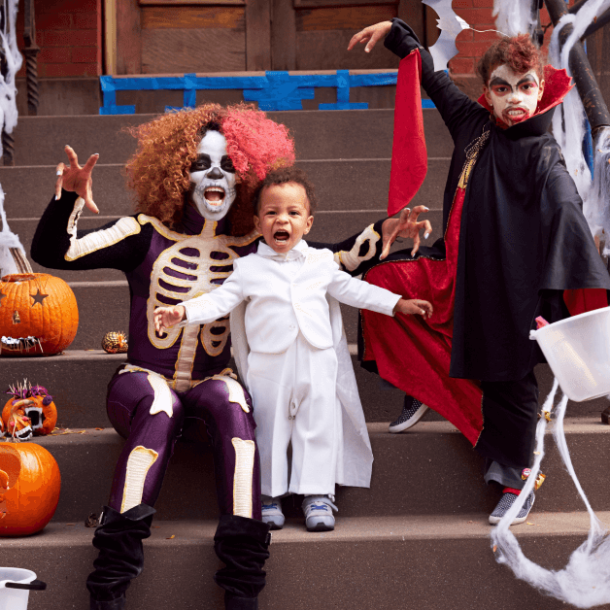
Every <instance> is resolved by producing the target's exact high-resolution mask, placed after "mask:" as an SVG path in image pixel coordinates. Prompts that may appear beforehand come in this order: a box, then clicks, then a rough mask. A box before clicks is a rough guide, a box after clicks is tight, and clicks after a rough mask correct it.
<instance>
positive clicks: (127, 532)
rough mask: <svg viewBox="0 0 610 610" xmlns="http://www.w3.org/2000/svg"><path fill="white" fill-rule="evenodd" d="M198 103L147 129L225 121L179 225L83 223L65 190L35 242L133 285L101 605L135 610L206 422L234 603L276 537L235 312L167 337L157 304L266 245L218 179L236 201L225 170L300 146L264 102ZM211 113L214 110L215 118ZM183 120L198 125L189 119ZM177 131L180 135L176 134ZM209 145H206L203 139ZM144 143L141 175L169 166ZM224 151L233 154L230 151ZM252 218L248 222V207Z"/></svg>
mask: <svg viewBox="0 0 610 610" xmlns="http://www.w3.org/2000/svg"><path fill="white" fill-rule="evenodd" d="M206 108H208V109H209V108H211V110H206ZM189 112H191V113H193V114H191V115H187V114H179V115H178V116H176V117H173V116H170V115H165V116H164V117H160V118H159V119H156V120H155V121H153V122H151V123H149V124H146V125H144V126H143V128H144V135H145V136H147V135H150V133H151V129H152V128H153V127H154V126H155V124H157V125H161V126H162V127H163V128H164V126H165V125H167V124H168V123H165V122H164V121H168V122H170V121H175V120H182V118H183V117H188V116H196V117H201V116H209V115H210V114H211V115H214V113H217V114H216V116H220V120H221V121H222V125H219V124H218V123H214V125H215V126H214V127H212V126H208V131H207V132H206V134H205V136H204V137H203V138H202V140H201V141H200V144H199V146H198V148H197V155H198V156H197V160H196V162H195V163H194V164H193V166H192V167H191V168H190V180H191V184H194V187H193V190H192V193H191V196H189V195H188V194H187V192H186V188H185V189H184V192H183V193H182V194H181V198H180V200H179V201H180V202H181V203H180V204H176V205H180V206H182V207H183V209H182V215H181V218H180V220H179V222H178V224H175V225H174V226H173V228H172V229H169V228H168V226H167V225H166V224H164V223H162V222H161V221H160V220H159V219H158V218H156V217H154V216H151V215H146V214H143V213H141V214H137V215H134V216H127V217H123V218H120V219H119V220H116V221H112V222H110V223H108V224H106V225H104V226H102V227H100V228H98V229H94V230H90V231H81V230H78V227H77V224H78V219H79V216H80V214H81V212H82V209H83V205H84V203H83V200H82V199H80V198H77V196H76V194H75V193H72V192H67V191H63V192H62V194H61V197H60V198H59V199H58V200H55V199H53V200H52V201H51V203H50V204H49V206H48V208H47V209H46V211H45V213H44V215H43V216H42V218H41V220H40V223H39V225H38V228H37V230H36V234H35V236H34V240H33V243H32V251H31V255H32V258H33V260H35V261H36V262H38V263H39V264H41V265H44V266H45V267H49V268H54V269H71V270H87V269H98V268H112V269H118V270H120V271H122V272H123V273H124V274H125V276H126V278H127V281H128V284H129V291H130V297H131V305H130V322H129V339H130V340H129V351H128V354H127V364H126V365H125V366H123V367H121V368H120V369H119V370H118V371H117V373H116V374H115V375H114V377H113V378H112V380H111V381H110V384H109V388H108V396H107V411H108V416H109V418H110V421H111V422H112V424H113V426H114V427H115V429H116V430H117V431H118V432H119V434H121V435H122V436H123V437H124V438H125V439H126V442H125V446H124V448H123V451H122V453H121V455H120V458H119V460H118V462H117V465H116V469H115V474H114V479H113V484H112V489H111V492H110V500H109V505H108V506H107V507H105V508H104V514H103V518H102V520H101V525H100V527H99V528H97V530H96V533H95V537H94V540H93V544H94V546H95V547H96V548H97V549H98V550H99V551H100V553H99V556H98V558H97V559H96V561H95V562H94V567H95V571H94V572H93V573H92V574H91V575H90V576H89V578H88V580H87V587H88V589H89V591H90V593H91V609H92V610H121V609H122V608H124V607H125V592H126V590H127V588H128V587H129V584H130V581H131V579H132V578H134V577H136V576H137V575H138V574H139V573H140V572H141V570H142V567H143V547H142V540H143V539H145V538H147V537H148V536H150V527H151V522H152V517H153V514H154V512H155V510H154V508H152V507H153V505H154V503H155V501H156V499H157V496H158V494H159V491H160V488H161V483H162V480H163V477H164V474H165V471H166V469H167V465H168V462H169V459H170V457H171V454H172V451H173V447H174V444H175V442H176V440H177V439H178V438H180V436H181V435H184V436H185V437H189V438H193V439H200V438H201V434H202V428H205V430H207V435H208V436H209V439H210V442H211V445H212V450H213V453H214V464H215V474H216V489H217V498H218V504H219V508H220V515H221V516H220V523H219V526H218V529H217V531H216V535H215V538H214V541H215V550H216V553H217V555H218V556H219V558H220V559H221V560H222V561H223V562H224V563H225V564H226V567H224V568H222V569H220V570H219V571H218V572H217V574H216V576H215V580H216V582H217V583H218V584H219V585H220V586H221V587H222V588H224V589H225V604H226V607H227V609H228V610H253V609H255V608H257V607H258V605H257V596H258V593H259V592H260V591H261V590H262V588H263V587H264V583H265V572H264V570H263V566H264V563H265V560H266V559H267V557H268V556H269V554H268V551H267V547H268V543H269V539H268V526H267V525H266V524H264V523H262V522H261V521H260V518H261V501H260V470H259V458H258V452H257V449H256V444H255V432H254V430H255V423H254V419H253V416H252V403H251V401H250V397H249V395H248V393H247V392H246V391H245V390H244V389H243V387H242V386H241V385H240V384H239V383H238V382H237V381H236V380H235V378H234V377H233V376H231V374H230V372H229V371H230V369H229V370H227V364H228V362H229V358H230V336H229V334H230V331H229V320H228V319H227V318H225V319H222V320H218V321H217V322H213V323H210V324H205V325H203V326H191V327H188V328H184V329H182V328H180V329H170V330H169V331H167V332H166V333H164V334H162V335H157V334H156V333H155V330H154V320H153V311H154V309H155V307H157V306H160V305H173V304H176V303H179V302H180V301H182V300H184V299H189V298H193V297H196V296H200V295H202V294H205V293H207V292H210V291H211V290H213V289H215V288H217V287H218V286H219V285H221V284H222V283H223V281H224V280H225V279H226V278H227V277H228V276H229V275H230V273H231V272H232V270H233V263H234V261H235V260H236V259H237V258H239V257H240V256H244V255H246V254H249V253H251V252H254V251H255V250H256V248H257V238H258V235H257V234H255V233H251V234H249V235H246V236H243V237H234V236H232V235H231V231H232V228H231V223H230V222H229V219H228V218H229V216H228V215H227V216H226V217H225V216H224V215H223V214H220V213H218V209H219V207H220V206H219V205H217V197H215V195H214V192H213V191H214V189H216V192H218V188H217V187H216V186H214V185H216V184H221V183H222V184H224V185H225V186H224V187H223V188H224V190H225V192H227V193H228V194H230V195H232V196H234V195H235V189H234V188H233V186H232V185H233V184H235V179H234V178H233V179H232V180H231V177H230V176H228V174H230V173H231V172H235V171H237V172H239V171H241V170H240V169H239V167H242V168H243V176H245V177H242V180H247V179H249V177H252V176H254V180H256V179H258V180H260V179H262V176H261V174H262V175H263V176H264V173H265V172H266V171H268V169H269V167H271V166H273V167H276V166H278V164H279V165H280V166H281V165H282V164H290V163H291V162H292V161H293V159H294V152H293V149H292V143H291V141H290V139H289V137H288V136H287V133H286V131H285V129H284V128H283V126H280V125H277V124H275V123H273V122H272V121H270V120H268V119H266V118H264V117H263V113H260V112H258V111H253V110H251V109H248V108H246V107H243V106H237V107H233V109H229V111H227V114H226V115H222V114H218V113H220V112H221V109H220V107H219V106H212V105H211V106H209V107H201V108H200V109H196V110H194V111H189ZM197 112H200V114H196V113H197ZM230 112H233V114H232V115H231V114H230ZM205 113H207V115H206V114H205ZM223 116H225V117H227V116H228V117H229V119H230V118H231V116H233V118H234V125H235V124H236V123H239V121H242V122H246V121H247V120H248V117H253V118H252V121H251V123H250V124H247V122H246V123H245V126H246V130H245V132H246V133H247V134H248V137H247V138H245V137H243V136H240V134H243V133H244V131H243V123H242V125H241V126H240V125H239V124H238V126H237V128H235V129H234V131H233V132H231V131H230V127H227V125H230V122H229V119H227V118H224V119H223V118H222V117H223ZM235 117H236V118H235ZM185 120H186V119H185ZM188 120H189V121H191V123H193V122H194V119H188ZM197 120H199V118H197ZM210 120H212V119H209V118H208V119H205V121H206V122H207V123H208V124H209V125H211V123H209V121H210ZM216 120H218V119H215V118H214V119H213V121H216ZM204 124H206V123H205V122H204ZM170 125H172V124H171V123H170ZM265 125H267V126H265ZM269 125H271V126H269ZM187 128H191V125H190V124H189V123H188V122H187ZM221 128H222V130H224V134H223V135H225V136H226V142H227V145H226V149H225V148H224V146H225V140H224V139H223V138H220V136H219V134H218V131H219V130H220V129H221ZM193 129H194V130H195V131H192V132H191V133H192V134H193V135H192V137H193V138H195V137H201V136H200V135H199V136H197V135H196V133H195V132H196V130H197V129H200V124H199V123H197V125H196V126H195V127H194V128H193ZM210 130H212V133H214V130H216V132H215V133H216V135H212V136H211V137H209V136H210V133H211V132H210ZM265 130H266V131H265ZM178 133H179V132H178ZM254 135H256V137H253V136H254ZM176 137H179V136H176V135H173V136H172V137H171V139H172V140H173V141H175V138H176ZM240 138H241V140H240ZM208 140H209V142H208V143H209V144H210V147H209V150H208V152H207V153H206V152H205V151H203V150H202V145H203V143H204V141H208ZM230 141H231V142H233V144H232V145H233V148H231V149H229V142H230ZM235 142H237V145H236V144H235ZM240 142H243V147H241V148H240V147H239V143H240ZM146 144H147V145H148V146H149V149H148V150H149V154H148V153H147V154H148V156H144V157H137V155H138V154H140V153H137V155H136V157H134V158H135V159H136V160H137V159H141V158H144V162H143V163H142V164H141V167H143V168H144V170H143V171H149V169H150V168H152V170H155V165H154V164H157V165H156V166H157V167H160V168H161V169H164V167H163V164H164V163H167V159H161V158H159V156H158V155H157V157H156V158H155V155H156V154H157V153H156V151H157V148H159V142H158V140H155V139H154V138H149V140H148V141H147V142H146ZM236 146H237V148H236ZM248 147H250V148H248ZM145 150H146V149H145ZM172 150H173V149H172ZM227 150H229V151H231V150H232V151H233V153H231V154H232V155H233V156H231V158H229V157H228V155H227V152H226V151H227ZM261 151H262V152H261ZM204 153H205V154H204ZM172 154H177V153H172ZM257 154H258V155H259V156H258V157H257V156H256V155H257ZM291 157H292V159H291ZM261 159H262V160H261ZM151 161H152V163H151ZM255 161H256V162H258V166H256V165H254V163H255ZM250 163H252V165H250ZM233 164H235V165H234V167H235V169H234V168H233ZM246 172H249V173H246ZM179 173H181V174H183V172H179ZM240 176H242V174H240ZM195 178H196V180H195ZM141 183H142V181H141ZM143 184H145V185H146V189H144V190H145V192H150V189H148V182H147V181H146V180H144V181H143ZM206 185H207V186H206ZM210 185H211V189H210ZM250 187H252V184H250ZM134 188H135V187H134ZM147 189H148V190H147ZM206 189H207V190H206ZM210 191H211V193H212V194H210ZM155 192H156V191H155ZM140 195H141V193H140ZM226 199H229V203H228V204H227V205H226V206H225V207H227V208H228V207H229V206H231V204H232V202H233V198H228V197H227V198H225V203H226ZM246 204H247V201H246ZM233 205H234V207H235V205H237V204H233ZM243 213H245V214H248V218H251V216H250V214H251V212H250V210H249V208H248V207H247V205H246V208H245V212H243ZM216 218H218V219H216ZM331 247H332V248H333V251H335V252H337V254H336V257H337V260H338V261H339V262H341V264H342V265H343V268H344V269H346V270H348V271H349V272H351V273H353V274H358V273H360V272H361V269H360V265H361V263H363V262H364V261H366V260H369V259H372V258H374V257H375V256H378V255H379V252H380V250H381V236H380V234H379V233H378V232H377V231H375V230H374V229H373V228H372V227H369V228H367V229H366V230H365V231H364V232H363V233H362V234H361V235H358V236H356V237H354V238H352V239H349V240H347V241H346V242H344V243H342V244H338V245H337V246H331ZM204 435H205V433H204Z"/></svg>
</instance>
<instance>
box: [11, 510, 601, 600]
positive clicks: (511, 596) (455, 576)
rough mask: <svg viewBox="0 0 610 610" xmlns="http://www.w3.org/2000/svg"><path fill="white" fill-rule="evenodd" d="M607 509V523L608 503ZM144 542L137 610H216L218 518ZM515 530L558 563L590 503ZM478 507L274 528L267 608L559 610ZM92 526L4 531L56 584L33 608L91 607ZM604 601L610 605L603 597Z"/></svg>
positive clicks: (14, 549) (532, 554)
mask: <svg viewBox="0 0 610 610" xmlns="http://www.w3.org/2000/svg"><path fill="white" fill-rule="evenodd" d="M600 517H601V518H602V520H603V521H605V522H606V523H608V522H609V520H610V513H607V512H604V513H601V514H600ZM153 523H154V525H153V529H152V535H151V537H150V538H149V539H148V540H145V541H144V546H145V558H146V559H145V568H144V572H143V573H142V575H141V576H140V577H139V578H137V579H136V580H135V581H134V582H133V584H132V586H131V588H130V589H129V591H128V593H127V596H128V606H129V610H149V609H150V608H169V609H176V608H180V609H181V610H219V609H220V608H222V607H223V602H222V591H221V590H220V589H219V588H218V587H217V586H216V585H214V583H213V580H212V575H213V573H214V572H215V571H216V570H217V569H218V568H219V567H220V563H219V561H218V559H217V558H216V556H215V555H214V552H213V548H212V545H213V541H212V539H213V535H214V531H215V528H216V523H215V522H214V521H187V522H172V521H169V522H168V521H161V520H157V521H154V522H153ZM530 523H531V525H520V526H517V527H514V528H513V532H514V534H515V535H516V537H517V539H518V540H519V542H520V543H521V545H522V548H523V551H524V553H525V554H526V556H527V557H529V558H530V559H532V560H533V561H535V562H537V563H540V564H541V565H543V566H545V567H547V568H549V569H555V570H558V569H561V568H562V567H564V566H565V564H566V563H567V560H568V557H569V555H570V553H571V552H572V551H573V550H574V549H575V548H576V547H577V546H578V545H580V544H581V543H582V542H583V541H584V540H585V538H586V533H587V529H588V520H587V516H586V514H583V513H576V514H575V513H568V514H566V513H555V514H552V513H544V514H533V515H532V518H531V519H530ZM489 531H490V528H489V525H488V524H487V523H486V520H485V517H484V516H482V515H457V516H444V517H443V518H439V516H438V515H430V516H421V517H409V518H408V519H405V518H403V517H386V518H383V519H377V518H375V519H372V518H366V517H360V518H343V517H341V516H339V518H338V520H337V526H336V529H335V531H334V532H328V533H308V532H306V531H305V530H304V528H303V526H302V524H301V522H300V521H298V522H289V523H288V525H287V526H286V528H285V529H284V530H282V531H280V532H274V534H273V541H272V544H271V547H270V553H271V556H270V559H269V560H268V561H267V564H266V570H267V586H266V587H265V589H264V590H263V592H262V593H261V595H260V608H261V610H286V609H287V608H290V609H291V610H311V608H318V607H320V608H322V607H324V608H326V607H329V608H350V609H353V610H371V608H375V609H376V610H394V609H395V608H404V609H405V610H447V609H448V608H450V609H452V610H453V609H456V610H478V609H481V608H501V609H502V610H522V608H536V610H559V609H564V608H572V607H573V606H569V605H566V604H564V603H562V602H560V601H558V600H555V599H552V598H549V597H545V596H543V595H541V594H540V593H538V592H537V591H536V590H535V589H533V588H532V587H530V586H529V585H528V584H526V583H524V582H521V581H518V580H516V579H515V577H514V576H513V573H512V572H511V571H510V570H509V569H508V568H506V567H503V566H500V565H498V564H497V563H496V561H495V559H494V556H493V553H492V550H491V548H490V541H489ZM92 535H93V530H91V529H87V528H85V527H84V526H83V525H82V524H80V523H51V524H50V525H48V526H47V528H46V529H45V530H44V532H43V533H42V534H39V535H36V536H31V537H29V538H21V539H4V540H3V541H2V546H3V548H4V549H5V552H7V553H8V552H10V557H11V565H15V566H21V567H27V568H29V569H32V570H34V571H35V572H36V574H37V575H38V578H40V579H41V580H43V581H45V582H47V583H48V588H47V590H46V591H41V592H33V593H31V594H30V602H29V606H28V607H29V608H30V610H65V609H66V608H86V607H87V605H88V593H87V590H86V589H85V585H84V583H85V579H86V577H87V574H88V573H89V572H90V571H91V569H92V567H91V566H92V562H93V559H94V558H95V556H96V551H95V549H94V548H93V546H92V545H91V538H92ZM598 607H599V608H601V609H604V608H605V609H607V608H608V606H607V605H606V606H598Z"/></svg>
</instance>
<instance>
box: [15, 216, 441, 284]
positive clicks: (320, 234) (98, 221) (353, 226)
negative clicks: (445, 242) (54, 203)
mask: <svg viewBox="0 0 610 610" xmlns="http://www.w3.org/2000/svg"><path fill="white" fill-rule="evenodd" d="M85 214H87V213H85ZM386 215H387V214H386V208H384V207H382V206H379V207H377V208H375V209H370V210H368V209H367V210H337V211H332V210H319V211H318V212H316V216H315V221H314V224H313V228H312V230H311V232H310V233H309V235H308V241H310V242H311V241H315V242H321V243H337V242H340V241H341V240H343V239H346V238H348V237H350V236H352V235H356V234H357V233H359V232H360V231H362V230H363V229H364V228H365V227H366V226H368V225H370V224H373V223H375V222H377V221H378V220H380V219H382V218H385V217H386ZM425 217H426V218H428V219H429V220H430V222H431V223H432V234H431V236H430V237H429V238H428V241H427V242H426V243H429V244H432V243H434V241H435V240H436V239H438V238H439V237H442V223H443V213H442V211H441V210H432V211H430V212H428V213H427V214H426V216H425ZM116 218H118V217H117V216H103V217H99V216H93V215H91V214H89V215H84V216H83V217H82V218H81V219H80V221H79V224H78V226H79V229H81V230H91V229H95V228H97V227H101V226H102V225H104V224H106V223H108V222H112V221H113V220H115V219H116ZM421 218H424V216H422V217H421ZM39 220H40V219H39V218H23V219H13V220H10V228H11V231H13V233H16V234H17V235H19V239H20V240H21V243H22V244H23V246H24V248H25V250H26V252H27V253H28V254H29V252H30V248H31V244H32V239H33V237H34V233H35V232H36V227H37V226H38V222H39ZM410 245H411V243H410V242H407V241H406V240H405V241H404V242H402V243H401V244H398V243H397V245H396V246H395V248H394V249H398V248H404V247H410ZM30 262H31V263H32V267H33V268H34V271H38V272H41V273H51V274H53V275H56V276H58V277H61V278H62V279H64V280H66V281H67V282H82V281H83V280H84V279H85V277H86V279H87V281H88V282H102V281H118V280H124V278H125V276H124V275H123V273H121V272H120V271H116V270H114V269H93V270H91V271H87V272H86V273H83V272H82V271H66V270H54V271H53V270H49V269H46V268H44V267H42V266H41V265H38V264H37V263H34V262H33V261H30Z"/></svg>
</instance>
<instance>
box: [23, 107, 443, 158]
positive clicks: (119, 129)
mask: <svg viewBox="0 0 610 610" xmlns="http://www.w3.org/2000/svg"><path fill="white" fill-rule="evenodd" d="M423 113H424V129H425V133H426V142H427V146H428V154H429V155H430V156H431V157H443V156H450V155H451V152H452V147H453V144H452V141H451V137H450V136H449V132H448V131H447V128H446V127H445V125H444V123H443V121H442V119H441V118H440V115H439V114H438V112H437V111H436V110H434V109H433V110H424V111H423ZM155 116H157V115H154V114H136V115H120V116H96V115H89V116H55V117H49V116H39V117H27V116H21V117H19V123H18V125H17V127H16V129H15V132H14V136H15V163H16V164H17V165H51V164H54V163H55V164H56V163H59V162H60V161H65V160H66V159H65V154H64V152H63V150H64V146H65V145H66V144H70V146H72V148H74V150H75V151H76V152H77V154H78V155H79V159H80V160H81V161H85V160H86V159H87V157H88V156H89V155H91V154H93V153H99V154H100V160H101V162H102V163H124V162H125V161H127V159H128V158H129V157H130V156H131V155H132V154H133V153H134V152H135V142H136V141H135V139H134V138H133V137H132V136H130V135H129V133H127V128H129V127H131V126H136V125H140V124H142V123H145V122H147V121H149V120H151V119H153V118H154V117H155ZM268 116H269V117H270V118H272V119H273V120H275V121H278V122H280V123H283V124H284V125H286V126H287V127H288V128H289V130H290V133H291V134H292V136H293V137H294V141H295V148H296V153H297V157H298V158H299V159H341V158H346V159H350V158H375V157H381V158H383V157H390V156H391V154H392V134H393V130H394V111H393V110H392V109H387V110H339V111H325V110H309V111H308V110H304V111H290V112H270V113H268ZM34 144H35V145H34Z"/></svg>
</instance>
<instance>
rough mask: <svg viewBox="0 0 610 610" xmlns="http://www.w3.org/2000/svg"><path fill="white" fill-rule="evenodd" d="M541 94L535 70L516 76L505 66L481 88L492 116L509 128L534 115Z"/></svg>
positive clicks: (541, 88)
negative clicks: (491, 110) (492, 113)
mask: <svg viewBox="0 0 610 610" xmlns="http://www.w3.org/2000/svg"><path fill="white" fill-rule="evenodd" d="M543 91H544V80H543V81H542V82H540V79H539V78H538V75H537V74H536V71H535V70H530V71H529V72H526V73H525V74H517V73H516V72H514V71H513V70H512V69H511V68H509V67H508V66H507V65H506V64H502V65H501V66H498V67H497V68H496V69H495V70H494V71H493V72H492V73H491V76H490V77H489V85H488V86H487V87H485V88H484V93H485V98H486V99H487V102H488V103H489V105H490V106H491V107H492V108H493V111H494V115H495V116H496V118H498V119H500V120H501V121H502V122H503V123H505V124H506V125H508V126H509V127H512V126H513V125H515V124H516V123H521V122H522V121H526V120H527V119H529V118H530V117H531V116H533V115H534V114H535V112H536V108H537V106H538V101H539V100H540V99H541V98H542V93H543Z"/></svg>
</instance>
